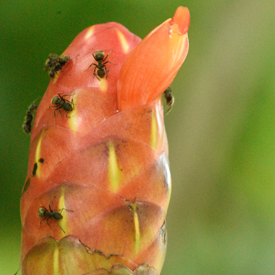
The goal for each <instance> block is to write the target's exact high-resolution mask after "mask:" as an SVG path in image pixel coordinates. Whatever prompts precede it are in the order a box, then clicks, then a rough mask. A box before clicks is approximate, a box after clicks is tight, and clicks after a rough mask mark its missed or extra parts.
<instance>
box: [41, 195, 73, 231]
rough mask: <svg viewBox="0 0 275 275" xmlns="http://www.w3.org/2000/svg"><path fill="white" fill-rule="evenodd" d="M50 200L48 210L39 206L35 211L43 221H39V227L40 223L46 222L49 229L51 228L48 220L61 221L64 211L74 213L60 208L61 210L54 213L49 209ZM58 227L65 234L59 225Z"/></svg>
mask: <svg viewBox="0 0 275 275" xmlns="http://www.w3.org/2000/svg"><path fill="white" fill-rule="evenodd" d="M54 198H55V196H54ZM52 199H53V198H52ZM52 199H51V200H50V203H49V210H48V209H47V208H46V207H44V206H42V205H41V208H39V209H38V211H37V215H38V217H40V218H43V219H41V220H40V225H41V222H43V221H46V222H47V224H48V226H49V227H50V228H51V226H50V225H49V223H48V220H61V219H62V218H63V216H62V214H61V213H62V211H63V210H64V209H65V210H66V211H71V212H74V211H73V210H69V209H66V208H62V209H59V210H58V212H54V211H56V210H55V209H51V202H52ZM57 225H58V224H57ZM58 227H59V228H60V229H61V230H62V231H63V232H64V233H65V231H64V230H63V229H62V228H61V227H60V226H59V225H58ZM51 229H52V228H51Z"/></svg>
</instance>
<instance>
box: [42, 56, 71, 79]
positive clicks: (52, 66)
mask: <svg viewBox="0 0 275 275" xmlns="http://www.w3.org/2000/svg"><path fill="white" fill-rule="evenodd" d="M69 60H70V57H69V56H68V55H60V56H59V55H58V54H56V53H50V54H49V57H48V59H47V60H46V62H45V65H44V71H47V72H48V75H49V76H50V77H51V78H54V77H55V75H56V73H57V72H58V71H62V68H63V67H64V66H65V64H66V63H67V62H68V61H69ZM62 72H63V71H62Z"/></svg>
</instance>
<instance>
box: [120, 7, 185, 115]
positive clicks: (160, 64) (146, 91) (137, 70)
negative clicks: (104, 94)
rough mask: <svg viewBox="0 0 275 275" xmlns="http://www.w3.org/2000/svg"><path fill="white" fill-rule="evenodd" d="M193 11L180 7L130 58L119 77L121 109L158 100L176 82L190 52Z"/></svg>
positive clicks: (148, 36) (127, 59)
mask: <svg viewBox="0 0 275 275" xmlns="http://www.w3.org/2000/svg"><path fill="white" fill-rule="evenodd" d="M189 22H190V14H189V10H188V9H187V8H184V7H179V8H178V9H177V10H176V13H175V15H174V17H173V18H172V19H168V20H166V21H165V22H164V23H162V24H161V25H160V26H158V27H157V28H156V29H154V30H153V31H152V32H150V33H149V34H148V35H147V36H146V37H145V38H144V39H143V40H142V42H141V43H140V44H139V45H138V46H136V47H135V49H134V50H133V51H132V52H131V53H130V54H129V55H128V56H127V58H126V60H125V61H124V63H123V65H122V68H121V71H120V74H119V78H118V84H117V87H118V108H119V110H124V109H129V108H132V107H136V106H140V105H145V104H149V103H151V102H153V101H154V100H156V99H158V98H159V97H160V96H161V94H162V93H163V92H164V90H165V89H166V88H167V87H168V86H169V85H170V84H171V83H172V81H173V79H174V77H175V76H176V73H177V72H178V70H179V68H180V66H181V65H182V63H183V61H184V60H185V57H186V55H187V52H188V47H189V43H188V35H187V31H188V28H189Z"/></svg>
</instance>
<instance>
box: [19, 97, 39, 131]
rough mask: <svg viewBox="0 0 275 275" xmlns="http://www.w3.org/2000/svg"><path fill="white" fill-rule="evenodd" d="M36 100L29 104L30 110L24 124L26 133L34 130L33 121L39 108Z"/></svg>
mask: <svg viewBox="0 0 275 275" xmlns="http://www.w3.org/2000/svg"><path fill="white" fill-rule="evenodd" d="M36 100H37V99H36ZM36 100H35V101H34V102H33V103H32V104H31V105H30V106H29V108H28V111H27V113H26V115H25V119H24V123H23V125H22V128H23V131H24V132H25V133H26V134H30V133H31V130H32V121H33V117H34V113H35V111H36V109H37V105H36V104H35V102H36Z"/></svg>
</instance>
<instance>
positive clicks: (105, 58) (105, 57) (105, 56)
mask: <svg viewBox="0 0 275 275" xmlns="http://www.w3.org/2000/svg"><path fill="white" fill-rule="evenodd" d="M111 52H112V50H110V51H109V52H108V54H107V55H106V56H105V58H104V59H103V60H102V61H104V60H106V59H107V57H108V56H109V54H110V53H111Z"/></svg>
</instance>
